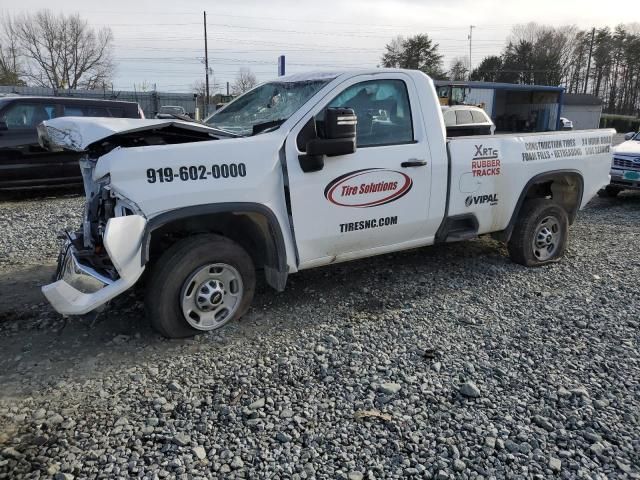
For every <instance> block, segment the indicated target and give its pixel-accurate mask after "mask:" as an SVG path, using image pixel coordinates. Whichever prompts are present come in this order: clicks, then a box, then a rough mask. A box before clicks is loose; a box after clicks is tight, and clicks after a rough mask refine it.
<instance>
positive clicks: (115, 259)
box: [42, 158, 147, 315]
mask: <svg viewBox="0 0 640 480" xmlns="http://www.w3.org/2000/svg"><path fill="white" fill-rule="evenodd" d="M94 163H95V162H93V161H92V160H90V159H88V158H85V159H83V160H82V161H81V167H82V174H83V177H84V182H85V192H86V194H87V202H86V204H85V212H84V218H83V222H82V228H81V230H79V231H77V232H73V233H70V232H66V233H65V242H64V245H63V246H62V249H61V251H60V255H59V257H58V268H57V271H56V276H55V281H54V282H53V283H51V284H49V285H45V286H44V287H42V292H43V293H44V295H45V297H47V300H49V302H51V305H52V306H53V307H54V308H55V310H56V311H58V312H59V313H62V314H65V315H82V314H85V313H88V312H90V311H92V310H95V309H96V308H98V307H100V306H102V305H104V304H105V303H106V302H108V301H109V300H111V299H112V298H114V297H116V296H118V295H120V294H121V293H122V292H124V291H125V290H127V289H128V288H130V287H131V286H133V284H134V283H135V282H136V281H137V280H138V278H140V275H142V272H143V271H144V266H143V265H142V261H141V251H142V250H141V246H142V237H143V234H144V229H145V226H146V224H147V220H146V218H145V217H144V216H143V215H142V213H141V212H139V210H137V209H136V207H135V206H134V205H133V204H132V203H131V202H128V201H127V200H126V199H124V198H121V197H120V196H119V195H118V194H117V193H116V192H114V191H113V189H111V187H110V185H109V183H108V181H109V179H108V178H103V179H100V181H98V182H94V181H93V180H92V179H91V175H92V173H93V165H94Z"/></svg>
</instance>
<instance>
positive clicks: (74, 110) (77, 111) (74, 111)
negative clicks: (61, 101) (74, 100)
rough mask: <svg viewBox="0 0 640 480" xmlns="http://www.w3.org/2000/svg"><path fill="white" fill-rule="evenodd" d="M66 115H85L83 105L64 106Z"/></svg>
mask: <svg viewBox="0 0 640 480" xmlns="http://www.w3.org/2000/svg"><path fill="white" fill-rule="evenodd" d="M63 115H64V116H65V117H84V112H83V111H82V108H81V107H72V106H69V105H65V106H64V114H63Z"/></svg>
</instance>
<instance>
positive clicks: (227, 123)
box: [205, 79, 330, 136]
mask: <svg viewBox="0 0 640 480" xmlns="http://www.w3.org/2000/svg"><path fill="white" fill-rule="evenodd" d="M329 81H330V79H323V80H306V81H299V82H269V83H265V84H264V85H261V86H259V87H257V88H255V89H253V90H251V91H250V92H247V93H245V94H244V95H242V96H240V97H238V98H237V99H235V100H234V101H233V102H231V103H230V104H229V105H227V106H226V107H225V108H223V109H222V110H220V111H218V112H216V113H214V114H213V115H211V116H210V117H209V118H207V119H206V120H205V123H206V124H207V125H210V126H212V127H215V128H219V129H221V130H225V131H227V132H232V133H236V134H239V135H243V136H248V135H253V134H254V133H259V132H263V131H267V130H275V129H277V128H278V127H279V126H280V125H281V124H282V123H284V122H285V121H286V120H287V119H288V118H289V117H290V116H291V115H293V114H294V113H295V112H296V111H297V110H298V109H299V108H300V107H302V105H304V104H305V103H306V102H307V100H309V99H310V98H311V97H313V96H314V95H315V94H316V92H318V91H319V90H320V89H321V88H322V87H324V86H325V85H326V84H327V83H328V82H329Z"/></svg>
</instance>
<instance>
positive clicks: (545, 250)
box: [532, 216, 562, 261]
mask: <svg viewBox="0 0 640 480" xmlns="http://www.w3.org/2000/svg"><path fill="white" fill-rule="evenodd" d="M561 241H562V227H561V226H560V221H559V220H558V219H557V218H556V217H553V216H549V217H545V218H543V219H542V220H541V221H540V223H538V226H537V227H536V229H535V235H534V236H533V242H532V246H533V255H534V256H535V257H536V258H537V259H538V260H540V261H544V260H549V259H550V258H552V257H553V256H554V255H555V253H556V252H557V251H558V248H559V247H560V242H561Z"/></svg>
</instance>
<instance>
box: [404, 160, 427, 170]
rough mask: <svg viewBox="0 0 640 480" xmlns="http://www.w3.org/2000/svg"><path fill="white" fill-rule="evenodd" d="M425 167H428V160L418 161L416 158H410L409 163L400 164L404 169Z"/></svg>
mask: <svg viewBox="0 0 640 480" xmlns="http://www.w3.org/2000/svg"><path fill="white" fill-rule="evenodd" d="M425 165H427V162H426V160H418V159H415V158H410V159H409V160H408V161H406V162H402V163H401V164H400V166H401V167H402V168H407V167H424V166H425Z"/></svg>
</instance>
